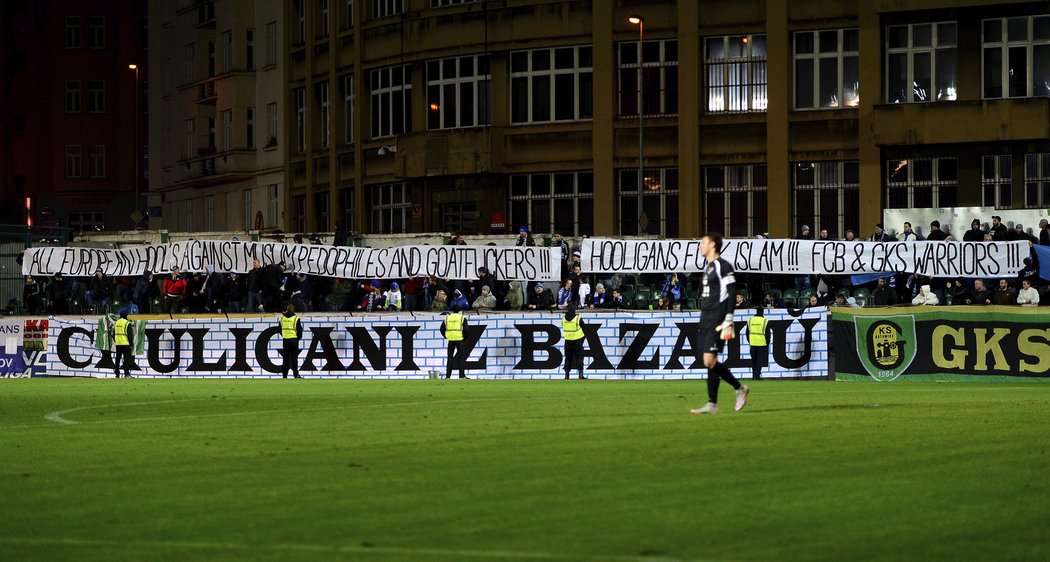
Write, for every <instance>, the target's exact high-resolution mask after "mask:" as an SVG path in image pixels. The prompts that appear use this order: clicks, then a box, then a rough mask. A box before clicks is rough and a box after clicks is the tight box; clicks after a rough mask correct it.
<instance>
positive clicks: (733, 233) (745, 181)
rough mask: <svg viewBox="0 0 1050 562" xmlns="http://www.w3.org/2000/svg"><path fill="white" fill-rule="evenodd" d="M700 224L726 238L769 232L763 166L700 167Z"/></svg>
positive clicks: (764, 166)
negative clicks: (701, 198) (701, 220)
mask: <svg viewBox="0 0 1050 562" xmlns="http://www.w3.org/2000/svg"><path fill="white" fill-rule="evenodd" d="M702 173H703V178H704V224H706V225H708V228H709V229H710V230H714V231H716V232H718V231H721V233H722V234H723V235H725V236H726V237H737V238H748V237H751V236H754V235H756V234H762V233H763V232H767V231H768V230H769V212H768V210H767V209H768V207H767V194H766V188H767V184H768V182H767V180H766V165H765V164H745V165H742V166H704V168H703V172H702Z"/></svg>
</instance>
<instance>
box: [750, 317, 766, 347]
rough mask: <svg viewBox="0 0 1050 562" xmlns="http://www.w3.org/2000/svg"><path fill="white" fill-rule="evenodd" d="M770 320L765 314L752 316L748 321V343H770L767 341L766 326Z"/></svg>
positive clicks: (759, 344) (760, 344)
mask: <svg viewBox="0 0 1050 562" xmlns="http://www.w3.org/2000/svg"><path fill="white" fill-rule="evenodd" d="M768 325H769V320H766V317H765V316H752V317H751V318H750V319H749V320H748V321H747V343H749V344H751V345H757V346H763V345H768V343H767V342H766V326H768Z"/></svg>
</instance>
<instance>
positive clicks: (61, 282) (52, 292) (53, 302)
mask: <svg viewBox="0 0 1050 562" xmlns="http://www.w3.org/2000/svg"><path fill="white" fill-rule="evenodd" d="M47 290H48V312H50V313H51V314H68V313H69V299H71V298H73V285H72V283H70V282H69V281H67V280H66V278H65V277H64V276H63V275H62V274H61V273H56V274H55V277H54V279H52V281H51V286H50V287H48V288H47Z"/></svg>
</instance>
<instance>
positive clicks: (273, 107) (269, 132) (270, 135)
mask: <svg viewBox="0 0 1050 562" xmlns="http://www.w3.org/2000/svg"><path fill="white" fill-rule="evenodd" d="M266 146H277V102H274V103H268V104H266Z"/></svg>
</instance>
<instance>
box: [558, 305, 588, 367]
mask: <svg viewBox="0 0 1050 562" xmlns="http://www.w3.org/2000/svg"><path fill="white" fill-rule="evenodd" d="M561 334H562V337H563V338H565V378H566V379H568V378H569V373H570V372H571V371H572V370H573V369H576V372H577V378H579V379H580V380H586V378H587V377H585V376H583V320H582V319H581V318H580V315H578V314H576V301H569V306H568V307H567V308H566V309H565V316H562V317H561Z"/></svg>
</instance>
